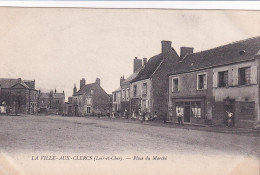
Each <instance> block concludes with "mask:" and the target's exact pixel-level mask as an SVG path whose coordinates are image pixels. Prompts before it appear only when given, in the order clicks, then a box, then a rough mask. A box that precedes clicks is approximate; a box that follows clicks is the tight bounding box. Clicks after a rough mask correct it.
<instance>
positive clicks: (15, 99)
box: [0, 78, 38, 114]
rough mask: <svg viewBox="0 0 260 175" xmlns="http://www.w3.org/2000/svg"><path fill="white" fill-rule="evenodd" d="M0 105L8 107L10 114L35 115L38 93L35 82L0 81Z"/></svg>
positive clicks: (19, 79) (6, 79)
mask: <svg viewBox="0 0 260 175" xmlns="http://www.w3.org/2000/svg"><path fill="white" fill-rule="evenodd" d="M0 103H1V104H2V103H4V104H6V105H7V106H8V108H9V112H10V113H27V114H35V113H37V109H38V108H37V107H38V91H37V90H36V89H35V80H22V79H21V78H18V79H8V78H1V79H0Z"/></svg>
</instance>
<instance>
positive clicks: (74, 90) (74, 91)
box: [73, 84, 77, 95]
mask: <svg viewBox="0 0 260 175" xmlns="http://www.w3.org/2000/svg"><path fill="white" fill-rule="evenodd" d="M76 92H77V87H76V84H74V88H73V95H75V94H76Z"/></svg>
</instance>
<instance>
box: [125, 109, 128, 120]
mask: <svg viewBox="0 0 260 175" xmlns="http://www.w3.org/2000/svg"><path fill="white" fill-rule="evenodd" d="M125 116H126V119H128V110H127V109H125Z"/></svg>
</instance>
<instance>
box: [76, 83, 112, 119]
mask: <svg viewBox="0 0 260 175" xmlns="http://www.w3.org/2000/svg"><path fill="white" fill-rule="evenodd" d="M72 104H73V109H72V112H73V115H76V116H88V115H89V116H90V115H97V114H102V115H107V113H109V112H110V110H111V109H110V105H111V102H110V96H109V95H108V94H107V93H106V92H105V91H104V89H103V88H102V87H101V86H100V79H99V78H97V79H96V81H95V82H94V83H90V84H86V80H85V79H84V78H82V80H80V89H79V90H78V91H77V88H76V86H74V89H73V96H72Z"/></svg>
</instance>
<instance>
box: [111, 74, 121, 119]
mask: <svg viewBox="0 0 260 175" xmlns="http://www.w3.org/2000/svg"><path fill="white" fill-rule="evenodd" d="M121 79H122V77H121ZM112 96H113V109H112V113H113V115H114V116H117V115H119V113H120V111H121V88H120V87H119V88H118V89H116V90H115V91H113V92H112Z"/></svg>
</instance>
